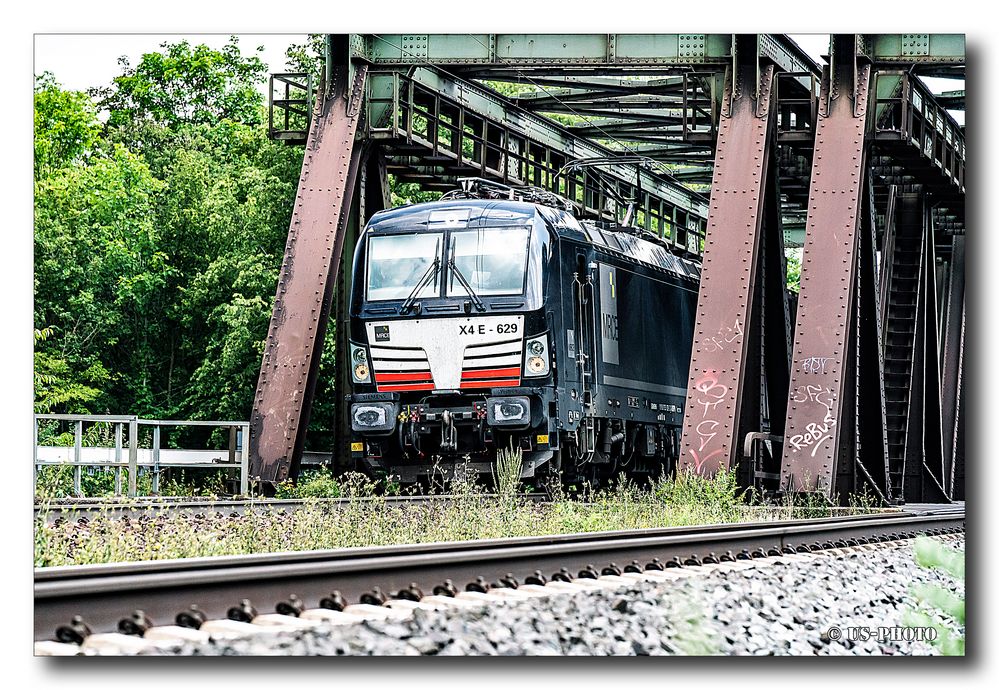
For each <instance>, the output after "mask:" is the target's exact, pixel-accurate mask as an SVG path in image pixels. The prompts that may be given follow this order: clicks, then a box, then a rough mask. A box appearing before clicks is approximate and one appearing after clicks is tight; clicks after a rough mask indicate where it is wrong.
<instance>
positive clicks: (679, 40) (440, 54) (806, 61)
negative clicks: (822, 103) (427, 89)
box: [354, 34, 818, 74]
mask: <svg viewBox="0 0 999 690" xmlns="http://www.w3.org/2000/svg"><path fill="white" fill-rule="evenodd" d="M363 36H364V50H363V54H358V55H357V56H358V57H363V58H365V59H367V60H369V61H370V62H372V63H374V64H376V65H412V64H426V63H430V64H435V65H444V66H446V65H455V66H465V67H476V66H478V67H484V66H485V67H497V68H504V67H525V68H526V67H554V66H559V65H579V66H585V65H591V66H592V65H597V66H603V67H607V68H620V67H655V66H663V65H677V66H699V65H718V66H724V65H727V64H728V63H729V62H730V61H731V55H732V36H733V35H732V34H364V35H363ZM354 45H359V42H355V43H354ZM759 51H760V55H761V57H764V58H767V59H769V60H771V61H773V62H774V63H775V64H776V65H777V66H778V68H779V69H781V70H783V71H785V72H812V73H815V74H817V73H818V65H816V64H815V62H814V61H813V60H811V58H809V57H808V55H807V54H805V52H804V51H803V50H801V48H800V47H798V45H797V44H796V43H794V41H792V40H791V39H790V38H789V37H787V36H786V35H784V34H761V38H760V41H759Z"/></svg>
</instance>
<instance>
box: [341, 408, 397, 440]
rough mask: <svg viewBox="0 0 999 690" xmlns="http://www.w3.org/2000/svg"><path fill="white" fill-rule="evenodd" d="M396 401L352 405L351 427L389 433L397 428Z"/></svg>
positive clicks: (364, 430) (370, 431) (355, 429)
mask: <svg viewBox="0 0 999 690" xmlns="http://www.w3.org/2000/svg"><path fill="white" fill-rule="evenodd" d="M398 413H399V410H398V409H397V406H396V403H391V402H370V403H355V404H353V405H351V406H350V427H351V429H353V430H354V431H360V432H368V433H383V434H384V433H388V432H391V431H392V430H393V429H395V418H396V415H398Z"/></svg>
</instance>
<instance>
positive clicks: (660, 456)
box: [354, 395, 680, 486]
mask: <svg viewBox="0 0 999 690" xmlns="http://www.w3.org/2000/svg"><path fill="white" fill-rule="evenodd" d="M488 399H489V398H487V397H486V396H485V395H483V396H477V397H475V398H470V397H469V396H461V397H458V398H452V399H445V400H442V399H435V400H425V401H423V402H420V403H413V404H407V405H401V406H400V413H399V416H398V422H397V424H396V426H395V429H394V430H393V431H392V433H390V434H387V435H384V436H366V437H364V439H363V441H362V442H361V443H362V444H363V452H357V451H358V450H359V446H358V444H357V443H356V442H355V445H354V448H355V453H354V455H355V458H356V459H357V460H358V465H359V468H360V469H363V470H365V471H366V472H369V473H374V474H385V475H388V476H392V477H395V478H397V479H398V480H399V481H401V482H402V483H416V482H423V481H433V480H435V479H440V480H451V479H453V478H455V477H457V476H461V475H468V474H471V475H473V476H476V475H477V476H478V478H479V480H480V481H485V482H486V483H488V482H489V480H490V479H491V478H492V477H493V475H494V472H495V467H496V455H497V451H498V450H500V449H507V448H519V449H520V450H521V452H522V468H521V479H523V480H534V481H535V483H537V484H538V485H539V486H540V485H543V484H546V483H548V482H550V481H553V480H556V478H557V479H558V480H560V481H561V482H562V483H563V484H564V485H566V486H571V485H578V484H580V483H582V482H586V483H589V484H590V485H591V486H601V485H604V484H605V483H606V482H607V481H608V480H611V479H614V478H616V477H617V476H618V475H620V474H621V473H622V472H624V473H627V474H628V475H629V477H631V478H632V479H637V480H639V481H641V480H642V479H643V478H648V479H654V478H655V477H658V476H660V475H662V474H664V473H665V474H671V473H672V472H673V471H674V469H675V467H676V452H677V448H678V445H679V433H680V429H679V427H671V426H667V425H662V424H647V423H640V422H635V421H631V420H620V419H602V418H594V419H592V424H591V425H590V427H591V428H592V431H591V432H590V433H587V431H586V428H587V423H586V419H584V420H582V421H581V422H580V424H579V429H578V430H572V431H566V430H562V431H559V432H557V433H551V434H549V433H548V428H547V424H548V420H547V419H546V418H545V417H544V416H543V415H540V414H535V415H533V417H534V418H536V419H538V421H537V423H534V419H532V423H531V424H530V426H529V427H527V428H523V429H504V428H502V427H496V426H490V425H489V423H488V421H487V412H486V401H487V400H488ZM532 409H533V410H535V411H539V410H540V409H542V405H541V403H540V401H539V400H537V399H532ZM587 439H589V440H587Z"/></svg>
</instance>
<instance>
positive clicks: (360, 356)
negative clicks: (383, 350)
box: [350, 345, 368, 364]
mask: <svg viewBox="0 0 999 690" xmlns="http://www.w3.org/2000/svg"><path fill="white" fill-rule="evenodd" d="M350 349H351V350H353V351H354V352H353V355H352V356H353V358H354V363H355V364H363V363H365V362H367V361H368V353H367V352H365V351H364V348H363V347H361V346H360V345H352V346H351V348H350Z"/></svg>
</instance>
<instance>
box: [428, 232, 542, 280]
mask: <svg viewBox="0 0 999 690" xmlns="http://www.w3.org/2000/svg"><path fill="white" fill-rule="evenodd" d="M528 234H529V230H528V228H523V227H521V228H488V229H480V230H462V231H458V232H453V233H451V243H450V244H451V246H450V247H449V254H450V258H451V259H453V261H454V267H455V268H457V269H458V270H457V271H454V270H452V271H451V272H450V274H449V276H448V281H447V296H448V297H461V296H463V295H465V294H466V290H465V286H464V285H462V283H461V280H460V278H459V276H458V272H460V273H461V276H462V277H464V279H465V280H466V281H467V282H468V283H469V285H471V287H472V290H474V291H475V293H476V294H477V295H519V294H521V293H522V292H523V291H524V278H525V276H526V268H527V237H528Z"/></svg>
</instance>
